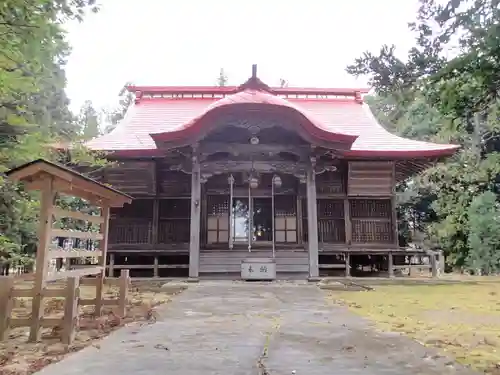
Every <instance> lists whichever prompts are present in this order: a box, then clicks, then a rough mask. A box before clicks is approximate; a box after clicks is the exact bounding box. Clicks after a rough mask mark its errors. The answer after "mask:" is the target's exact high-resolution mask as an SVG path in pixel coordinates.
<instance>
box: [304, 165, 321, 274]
mask: <svg viewBox="0 0 500 375" xmlns="http://www.w3.org/2000/svg"><path fill="white" fill-rule="evenodd" d="M314 162H315V160H314V159H311V165H310V166H309V168H308V169H307V177H306V190H307V228H308V232H309V233H308V236H309V238H308V245H309V246H308V247H309V248H308V250H309V277H310V278H317V277H319V264H318V263H319V259H318V258H319V250H318V207H317V199H316V174H315V173H314V164H315V163H314Z"/></svg>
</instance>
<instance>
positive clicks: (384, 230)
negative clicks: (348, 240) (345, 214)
mask: <svg viewBox="0 0 500 375" xmlns="http://www.w3.org/2000/svg"><path fill="white" fill-rule="evenodd" d="M392 239H393V235H392V226H391V222H390V221H365V220H353V221H352V242H357V243H391V242H392Z"/></svg>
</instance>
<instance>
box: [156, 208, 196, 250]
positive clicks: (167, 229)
mask: <svg viewBox="0 0 500 375" xmlns="http://www.w3.org/2000/svg"><path fill="white" fill-rule="evenodd" d="M190 218H191V199H164V200H161V201H160V209H159V222H158V242H159V243H161V244H174V243H188V242H189V237H190V229H191V228H190V227H191V222H190Z"/></svg>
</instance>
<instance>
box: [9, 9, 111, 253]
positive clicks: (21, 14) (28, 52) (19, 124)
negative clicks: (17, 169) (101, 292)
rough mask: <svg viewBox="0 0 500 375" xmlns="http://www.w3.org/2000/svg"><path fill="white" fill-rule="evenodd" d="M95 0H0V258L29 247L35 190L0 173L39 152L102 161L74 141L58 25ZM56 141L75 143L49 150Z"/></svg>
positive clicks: (63, 46) (75, 125) (57, 157)
mask: <svg viewBox="0 0 500 375" xmlns="http://www.w3.org/2000/svg"><path fill="white" fill-rule="evenodd" d="M96 10H97V9H96V7H95V4H94V0H5V1H2V2H0V258H1V259H2V260H4V261H8V262H10V263H19V262H21V263H22V262H29V261H30V260H31V254H33V252H34V251H35V248H36V225H37V221H38V220H37V215H38V209H39V201H38V196H37V194H32V193H27V192H25V191H24V190H23V188H22V187H21V186H18V185H16V184H13V183H12V182H10V181H8V180H7V179H6V178H5V176H4V175H2V174H1V173H2V172H4V171H5V170H7V169H10V168H12V167H14V166H17V165H19V164H22V163H25V162H28V161H31V160H33V159H36V158H39V157H43V158H47V159H50V160H54V161H59V162H62V163H66V164H69V165H75V164H79V163H81V162H83V163H85V164H86V165H88V166H92V165H96V164H97V165H99V164H100V165H102V164H103V163H105V161H104V160H103V159H102V158H101V156H102V155H96V154H94V153H91V152H89V151H88V150H86V149H85V148H84V147H82V146H81V142H80V139H79V137H78V134H79V132H80V128H79V126H78V122H77V121H75V118H74V117H73V116H72V115H71V113H70V111H69V109H68V99H67V97H66V94H65V84H66V78H65V73H64V65H65V61H66V57H67V56H68V54H69V46H68V45H67V43H66V41H65V32H64V30H63V29H62V27H61V24H62V23H63V22H65V21H68V20H81V19H82V18H83V17H84V15H85V13H86V12H88V11H96ZM58 141H63V142H69V141H71V142H76V144H75V147H74V148H72V149H71V150H70V151H56V149H55V148H54V145H55V144H57V142H58Z"/></svg>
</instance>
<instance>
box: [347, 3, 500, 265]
mask: <svg viewBox="0 0 500 375" xmlns="http://www.w3.org/2000/svg"><path fill="white" fill-rule="evenodd" d="M498 5H499V4H498V1H496V0H477V1H474V2H467V1H465V0H449V1H448V2H446V3H444V4H442V3H439V4H438V3H437V2H434V1H432V0H420V8H419V11H418V14H417V16H416V19H415V22H414V23H412V24H410V29H411V30H412V31H414V32H415V35H416V39H415V46H414V47H413V48H412V49H411V50H410V51H409V52H408V59H407V60H406V61H403V60H402V59H400V58H398V57H397V55H396V53H395V48H394V46H382V47H381V49H380V51H379V52H378V53H371V52H365V53H364V54H363V55H362V56H361V57H360V58H358V59H356V60H355V62H354V63H353V64H352V65H350V66H349V67H347V71H348V72H349V73H350V74H353V75H356V76H360V75H365V76H368V77H369V79H370V83H371V84H372V85H373V86H374V88H375V91H376V95H375V97H374V98H371V99H370V101H369V105H370V107H371V108H372V110H373V112H374V113H375V115H376V116H377V118H378V119H379V120H380V121H381V123H382V124H384V126H386V127H387V128H388V129H389V130H391V131H393V132H396V133H398V134H400V135H403V136H407V137H410V138H415V139H421V140H432V141H448V142H455V143H460V144H461V145H462V146H463V148H462V151H461V152H460V153H458V154H457V155H456V156H455V157H453V158H450V159H449V160H447V161H446V162H445V163H444V164H440V165H438V166H436V167H435V168H431V169H430V170H428V171H426V173H425V174H424V175H423V176H421V177H418V178H414V179H412V180H411V181H409V182H408V181H405V182H404V183H403V184H401V186H399V187H398V190H399V192H400V195H401V197H402V199H400V202H401V204H400V206H399V211H400V215H401V217H403V218H404V220H406V221H407V224H408V227H412V226H413V223H408V221H409V220H410V218H412V217H413V218H414V217H416V218H419V220H420V224H422V225H420V226H419V225H417V226H419V227H420V228H421V229H422V230H424V231H426V232H427V233H428V235H429V237H428V240H429V242H430V243H432V244H435V245H437V246H441V247H443V249H444V250H445V253H446V254H447V255H448V258H447V260H448V261H449V262H450V263H451V264H450V265H452V266H458V267H467V264H468V259H470V254H472V253H473V251H474V249H472V248H471V246H472V245H471V242H470V241H469V236H470V233H471V230H470V224H471V221H470V220H469V213H470V212H469V211H468V207H469V206H470V205H471V204H472V202H473V201H474V199H476V197H478V196H480V195H482V194H484V193H487V192H491V193H492V194H497V193H498V182H497V181H498V180H499V178H498V177H499V173H500V170H499V168H498V165H499V162H500V158H499V156H498V153H497V151H500V142H499V137H500V131H499V126H500V124H499V122H498V114H499V113H500V112H499V108H500V106H499V99H498V85H499V83H500V82H499V79H500V43H499V42H500V26H499V25H500V22H499V21H500V12H499V9H498ZM457 46H458V47H459V48H458V49H457V48H455V51H457V52H458V53H457V54H456V56H454V57H453V58H451V59H447V58H445V54H444V53H443V52H444V51H445V50H449V49H450V48H453V47H457ZM410 224H411V225H410ZM408 232H410V231H408ZM498 235H499V236H500V233H499V234H498Z"/></svg>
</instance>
